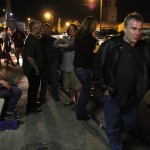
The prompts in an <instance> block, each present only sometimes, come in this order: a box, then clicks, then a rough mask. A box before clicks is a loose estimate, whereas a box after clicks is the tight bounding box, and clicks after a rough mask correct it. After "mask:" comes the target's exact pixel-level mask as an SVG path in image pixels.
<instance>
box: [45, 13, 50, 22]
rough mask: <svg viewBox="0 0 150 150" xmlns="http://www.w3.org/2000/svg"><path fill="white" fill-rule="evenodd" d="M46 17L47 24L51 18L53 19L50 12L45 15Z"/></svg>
mask: <svg viewBox="0 0 150 150" xmlns="http://www.w3.org/2000/svg"><path fill="white" fill-rule="evenodd" d="M44 17H45V19H46V20H47V22H48V21H49V20H50V18H51V13H49V12H46V13H45V14H44Z"/></svg>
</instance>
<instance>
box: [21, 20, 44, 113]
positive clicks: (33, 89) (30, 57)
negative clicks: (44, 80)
mask: <svg viewBox="0 0 150 150" xmlns="http://www.w3.org/2000/svg"><path fill="white" fill-rule="evenodd" d="M29 29H30V34H29V35H28V36H27V38H26V41H25V45H24V50H23V66H22V67H23V71H24V73H25V75H26V76H27V79H28V83H29V88H28V99H27V106H26V111H27V112H33V113H39V112H41V110H40V109H39V108H38V106H37V95H38V89H39V85H40V72H41V69H42V67H43V56H42V48H41V44H40V42H39V40H38V38H37V36H38V35H39V34H40V33H41V23H40V22H39V21H36V20H33V21H32V22H31V23H30V24H29Z"/></svg>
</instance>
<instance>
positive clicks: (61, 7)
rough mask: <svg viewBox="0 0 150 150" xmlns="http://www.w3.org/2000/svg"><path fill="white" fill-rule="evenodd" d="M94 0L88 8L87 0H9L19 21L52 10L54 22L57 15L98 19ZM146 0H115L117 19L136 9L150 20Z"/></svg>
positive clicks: (2, 0) (97, 5) (68, 17)
mask: <svg viewBox="0 0 150 150" xmlns="http://www.w3.org/2000/svg"><path fill="white" fill-rule="evenodd" d="M4 1H5V0H0V9H1V10H2V8H4V7H5V6H4ZM95 1H96V5H95V7H94V8H93V9H89V7H87V6H86V5H85V4H86V3H87V0H11V9H12V13H13V15H14V18H16V19H18V20H20V21H26V20H27V18H28V17H31V18H33V19H37V20H40V21H44V20H43V19H44V17H43V14H44V12H46V11H52V12H53V13H54V21H55V22H56V21H57V18H58V17H60V18H62V19H64V20H72V19H78V20H79V21H80V22H81V21H82V20H83V19H84V18H85V17H86V16H87V15H92V16H94V17H95V18H96V19H98V20H99V0H95ZM104 1H105V0H103V2H104ZM148 1H149V0H117V7H118V16H117V21H118V22H121V21H123V19H124V17H125V16H126V15H127V14H128V13H130V12H133V11H137V12H139V13H140V14H141V15H142V16H143V18H144V21H145V22H150V16H149V9H150V7H149V4H148Z"/></svg>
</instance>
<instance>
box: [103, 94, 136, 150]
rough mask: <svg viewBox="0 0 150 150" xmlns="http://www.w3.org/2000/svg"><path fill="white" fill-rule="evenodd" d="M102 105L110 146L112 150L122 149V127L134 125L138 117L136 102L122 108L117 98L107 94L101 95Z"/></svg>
mask: <svg viewBox="0 0 150 150" xmlns="http://www.w3.org/2000/svg"><path fill="white" fill-rule="evenodd" d="M103 107H104V113H105V120H106V131H107V136H108V140H109V143H110V147H111V149H112V150H122V147H123V143H122V140H121V133H122V129H123V127H125V128H128V129H129V128H131V127H134V126H135V125H136V123H137V119H138V102H134V103H132V104H130V105H129V107H128V108H127V109H126V110H122V109H121V108H120V107H119V105H118V102H117V100H116V99H115V98H111V96H109V95H108V96H104V97H103Z"/></svg>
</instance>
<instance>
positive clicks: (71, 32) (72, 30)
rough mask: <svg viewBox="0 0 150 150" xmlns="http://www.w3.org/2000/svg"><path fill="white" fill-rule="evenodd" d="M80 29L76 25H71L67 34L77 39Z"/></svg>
mask: <svg viewBox="0 0 150 150" xmlns="http://www.w3.org/2000/svg"><path fill="white" fill-rule="evenodd" d="M77 30H78V27H77V25H75V24H70V25H69V27H68V29H67V34H68V35H69V36H71V37H75V35H76V33H77Z"/></svg>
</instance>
